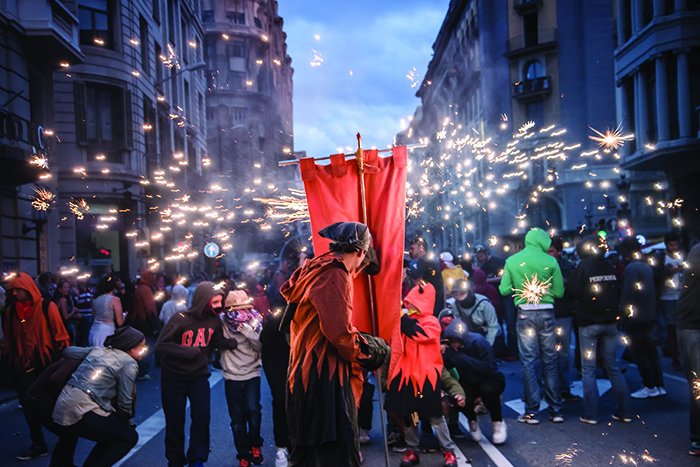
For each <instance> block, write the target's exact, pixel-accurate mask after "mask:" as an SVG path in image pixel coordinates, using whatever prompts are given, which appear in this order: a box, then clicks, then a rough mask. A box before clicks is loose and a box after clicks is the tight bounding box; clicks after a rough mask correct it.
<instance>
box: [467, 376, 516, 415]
mask: <svg viewBox="0 0 700 467" xmlns="http://www.w3.org/2000/svg"><path fill="white" fill-rule="evenodd" d="M505 388H506V382H505V380H504V379H503V375H501V374H495V375H491V376H489V377H488V378H487V379H486V380H484V381H482V382H481V383H479V384H469V383H465V384H462V389H464V401H465V404H464V407H462V408H461V410H462V413H463V414H464V415H466V417H467V418H468V419H469V420H470V421H472V422H473V421H475V420H476V412H474V401H475V400H477V399H478V398H479V397H481V400H482V401H483V402H484V405H485V406H486V408H487V409H488V411H489V413H490V414H491V420H492V421H494V422H500V421H503V416H502V415H501V394H503V390H504V389H505Z"/></svg>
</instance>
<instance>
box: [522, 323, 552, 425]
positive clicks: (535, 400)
mask: <svg viewBox="0 0 700 467" xmlns="http://www.w3.org/2000/svg"><path fill="white" fill-rule="evenodd" d="M517 330H518V345H519V346H520V366H521V368H522V374H523V389H524V392H525V412H526V413H528V414H534V415H537V414H538V413H539V411H540V388H539V385H538V384H537V374H536V371H535V367H536V364H537V359H540V360H541V361H542V379H543V381H544V399H545V401H547V403H548V404H549V412H550V414H552V415H557V414H559V413H560V411H561V394H559V376H558V375H557V351H556V345H557V343H556V319H555V318H554V311H553V310H539V311H532V310H523V309H518V324H517Z"/></svg>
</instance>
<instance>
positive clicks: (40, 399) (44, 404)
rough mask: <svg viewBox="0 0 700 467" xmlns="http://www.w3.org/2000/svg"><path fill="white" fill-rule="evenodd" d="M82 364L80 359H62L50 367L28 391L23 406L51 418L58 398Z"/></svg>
mask: <svg viewBox="0 0 700 467" xmlns="http://www.w3.org/2000/svg"><path fill="white" fill-rule="evenodd" d="M81 363H83V360H82V359H80V358H61V359H60V360H58V361H57V362H54V363H52V364H51V365H49V366H48V367H47V368H46V369H45V370H44V371H42V372H41V374H40V375H39V377H38V378H37V380H36V381H34V383H33V384H32V385H31V386H30V387H29V389H28V390H27V395H26V396H25V398H24V401H23V402H22V406H23V407H24V408H25V409H27V410H30V411H32V412H35V413H38V414H43V415H48V416H49V417H50V416H51V413H52V412H53V408H54V406H55V405H56V401H57V400H58V396H60V395H61V391H63V388H64V387H65V385H66V384H67V383H68V380H70V378H71V376H73V373H74V372H75V370H77V369H78V367H79V366H80V364H81Z"/></svg>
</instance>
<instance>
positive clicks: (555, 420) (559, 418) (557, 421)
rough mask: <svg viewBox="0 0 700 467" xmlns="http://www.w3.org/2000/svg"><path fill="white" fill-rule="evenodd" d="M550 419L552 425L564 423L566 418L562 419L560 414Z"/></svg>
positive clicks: (551, 416)
mask: <svg viewBox="0 0 700 467" xmlns="http://www.w3.org/2000/svg"><path fill="white" fill-rule="evenodd" d="M549 419H550V420H551V421H552V423H564V417H562V416H561V414H560V413H558V414H554V415H550V416H549Z"/></svg>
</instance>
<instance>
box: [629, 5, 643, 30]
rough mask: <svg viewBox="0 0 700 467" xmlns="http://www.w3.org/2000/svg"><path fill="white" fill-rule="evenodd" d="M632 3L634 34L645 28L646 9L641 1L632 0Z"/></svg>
mask: <svg viewBox="0 0 700 467" xmlns="http://www.w3.org/2000/svg"><path fill="white" fill-rule="evenodd" d="M630 5H631V10H632V18H631V20H632V34H637V33H638V32H639V31H641V30H642V29H643V28H644V10H643V9H642V5H641V3H640V2H639V1H635V0H632V1H631V2H630Z"/></svg>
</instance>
